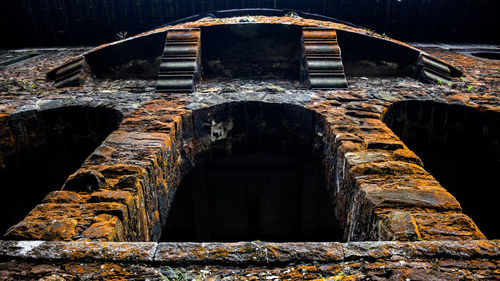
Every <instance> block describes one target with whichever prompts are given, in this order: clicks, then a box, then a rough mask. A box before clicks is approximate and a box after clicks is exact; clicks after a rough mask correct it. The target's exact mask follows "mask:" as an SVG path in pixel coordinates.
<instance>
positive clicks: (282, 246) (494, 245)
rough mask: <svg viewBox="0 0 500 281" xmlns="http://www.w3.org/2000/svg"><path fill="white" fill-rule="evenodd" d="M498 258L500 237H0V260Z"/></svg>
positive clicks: (247, 261)
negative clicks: (214, 240) (195, 239)
mask: <svg viewBox="0 0 500 281" xmlns="http://www.w3.org/2000/svg"><path fill="white" fill-rule="evenodd" d="M391 257H394V258H397V257H402V258H444V257H447V258H455V259H470V258H493V259H499V258H500V240H469V241H417V242H393V241H382V242H380V241H376V242H347V243H339V242H291V243H274V242H261V241H252V242H237V243H192V242H183V243H177V242H167V243H155V242H59V241H0V259H3V260H6V259H35V260H66V261H85V262H94V261H111V262H142V263H176V264H279V263H293V262H296V263H298V262H319V263H331V262H344V261H349V260H357V259H362V260H374V259H385V258H391Z"/></svg>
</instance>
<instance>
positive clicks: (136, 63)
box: [85, 32, 166, 79]
mask: <svg viewBox="0 0 500 281" xmlns="http://www.w3.org/2000/svg"><path fill="white" fill-rule="evenodd" d="M165 38H166V32H159V33H156V34H150V35H147V36H143V37H139V38H135V39H133V40H128V41H123V42H120V43H115V44H112V45H109V46H106V47H104V48H102V49H99V50H97V51H94V52H90V53H88V54H87V55H85V60H86V62H87V64H88V65H89V66H90V70H91V71H92V74H94V75H95V76H96V77H97V78H106V79H157V78H158V70H159V69H160V62H161V54H162V51H163V46H164V44H165Z"/></svg>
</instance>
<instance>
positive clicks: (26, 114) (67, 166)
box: [0, 105, 123, 234]
mask: <svg viewBox="0 0 500 281" xmlns="http://www.w3.org/2000/svg"><path fill="white" fill-rule="evenodd" d="M122 118H123V117H122V114H121V113H120V112H119V111H117V110H115V109H111V108H107V107H89V106H80V105H73V106H64V107H54V108H46V109H41V110H27V111H20V112H14V113H11V114H9V115H5V116H2V118H1V121H0V128H1V132H2V134H1V136H0V153H1V154H0V156H1V158H0V164H1V165H0V167H1V171H0V181H1V182H2V186H3V187H4V195H3V196H2V200H3V201H2V204H1V206H2V213H5V214H6V215H5V218H6V219H5V220H2V227H1V231H2V232H5V230H6V229H7V227H10V226H12V225H13V224H14V223H16V222H18V221H19V220H20V219H22V218H23V217H24V216H25V215H26V214H27V213H28V211H29V210H31V209H32V208H33V207H34V206H35V204H37V203H39V202H40V201H42V199H43V198H44V197H45V196H46V195H47V193H49V192H51V191H54V190H58V189H60V188H61V187H62V186H63V183H64V181H65V180H66V178H67V177H68V176H69V175H70V174H71V173H73V172H74V171H75V170H77V169H78V168H79V167H80V165H81V164H82V163H83V162H84V161H85V159H86V158H87V156H89V155H90V154H91V153H92V151H93V150H94V149H95V148H96V147H98V146H99V145H100V143H101V142H102V141H103V140H104V139H105V138H106V137H107V136H108V135H109V134H110V133H111V132H112V131H113V130H115V129H116V128H117V127H118V125H119V123H120V122H121V120H122ZM10 210H14V211H13V212H10ZM7 213H8V214H9V215H7ZM2 234H3V233H2Z"/></svg>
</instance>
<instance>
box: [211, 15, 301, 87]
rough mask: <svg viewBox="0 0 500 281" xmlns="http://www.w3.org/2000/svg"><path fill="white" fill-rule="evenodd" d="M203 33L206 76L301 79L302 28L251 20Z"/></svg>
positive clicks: (218, 27) (214, 27) (212, 28)
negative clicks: (258, 22) (259, 22)
mask: <svg viewBox="0 0 500 281" xmlns="http://www.w3.org/2000/svg"><path fill="white" fill-rule="evenodd" d="M201 32H202V34H201V38H202V39H201V42H202V43H201V52H202V55H201V58H202V67H203V70H202V76H203V77H206V78H214V77H218V78H270V79H271V78H274V79H280V78H281V79H289V80H299V77H300V48H301V47H300V46H301V45H300V36H301V29H300V27H297V26H293V25H282V24H279V25H278V24H254V23H249V24H234V25H221V26H211V27H203V28H202V29H201Z"/></svg>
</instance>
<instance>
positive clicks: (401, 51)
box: [337, 30, 419, 76]
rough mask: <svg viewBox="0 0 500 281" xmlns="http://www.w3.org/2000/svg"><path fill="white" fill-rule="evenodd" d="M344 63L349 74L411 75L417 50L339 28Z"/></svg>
mask: <svg viewBox="0 0 500 281" xmlns="http://www.w3.org/2000/svg"><path fill="white" fill-rule="evenodd" d="M337 37H338V42H339V46H340V48H341V50H342V63H343V64H344V71H345V74H346V75H348V76H409V75H412V74H413V73H414V71H415V70H414V65H415V62H416V61H417V59H418V55H419V53H418V51H416V50H413V49H410V48H408V47H406V46H403V45H398V44H395V43H394V42H391V41H387V40H382V39H377V38H372V37H369V36H366V35H363V34H357V33H354V32H347V31H342V30H337Z"/></svg>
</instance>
